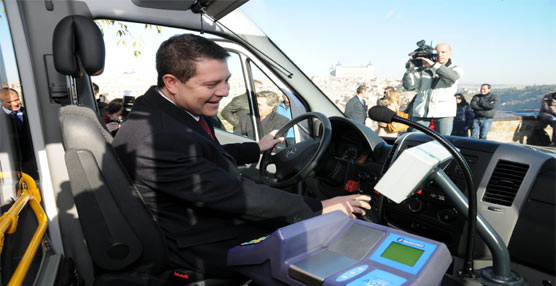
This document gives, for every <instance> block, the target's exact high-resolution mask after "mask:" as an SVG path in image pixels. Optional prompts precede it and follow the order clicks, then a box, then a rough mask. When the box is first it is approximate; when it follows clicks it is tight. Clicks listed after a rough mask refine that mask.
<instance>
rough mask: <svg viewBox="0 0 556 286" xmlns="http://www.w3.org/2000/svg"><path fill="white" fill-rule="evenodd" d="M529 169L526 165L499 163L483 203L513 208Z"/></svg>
mask: <svg viewBox="0 0 556 286" xmlns="http://www.w3.org/2000/svg"><path fill="white" fill-rule="evenodd" d="M528 169H529V166H528V165H525V164H520V163H515V162H510V161H504V160H500V161H498V164H497V165H496V168H495V169H494V172H493V173H492V177H491V178H490V181H489V182H488V185H487V189H486V192H485V196H484V197H483V201H485V202H489V203H493V204H497V205H502V206H511V205H512V203H513V201H514V198H515V195H516V194H517V191H518V190H519V186H521V183H522V182H523V178H524V177H525V174H526V173H527V170H528Z"/></svg>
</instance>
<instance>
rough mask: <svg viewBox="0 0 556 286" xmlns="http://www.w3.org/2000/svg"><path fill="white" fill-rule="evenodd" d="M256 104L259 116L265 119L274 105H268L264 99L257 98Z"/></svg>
mask: <svg viewBox="0 0 556 286" xmlns="http://www.w3.org/2000/svg"><path fill="white" fill-rule="evenodd" d="M257 104H258V106H259V115H260V116H261V117H265V116H267V115H269V114H271V113H272V111H273V110H274V105H269V104H268V102H267V98H266V97H262V96H261V97H257Z"/></svg>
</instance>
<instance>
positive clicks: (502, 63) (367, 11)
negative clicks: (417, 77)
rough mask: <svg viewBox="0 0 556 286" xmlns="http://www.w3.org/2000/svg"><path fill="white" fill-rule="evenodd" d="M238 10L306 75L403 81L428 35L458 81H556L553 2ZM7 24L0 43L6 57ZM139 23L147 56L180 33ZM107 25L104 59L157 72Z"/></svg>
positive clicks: (450, 1)
mask: <svg viewBox="0 0 556 286" xmlns="http://www.w3.org/2000/svg"><path fill="white" fill-rule="evenodd" d="M1 6H2V2H0V7H1ZM240 9H241V10H242V11H243V12H244V13H245V14H247V16H248V17H249V18H250V19H251V20H252V21H254V22H255V23H256V24H257V25H258V26H259V27H260V28H261V30H263V31H264V32H265V33H266V34H267V35H268V36H269V37H270V38H271V39H272V41H273V42H275V43H276V44H277V45H278V46H279V47H280V49H282V50H283V51H284V52H285V53H286V54H287V55H288V56H289V57H290V58H291V59H292V60H293V61H294V62H295V63H296V64H297V65H298V66H299V67H300V68H301V69H302V70H303V71H304V72H305V73H306V74H307V75H309V76H312V75H323V74H328V72H329V70H330V68H331V67H332V66H334V65H336V64H337V63H340V64H342V65H345V66H360V65H367V64H368V63H369V62H370V63H371V64H372V65H373V66H374V69H375V75H377V76H379V77H383V78H389V79H401V77H402V75H403V73H404V71H405V68H404V67H405V63H406V61H407V59H408V55H407V54H408V53H409V52H411V51H413V50H414V49H416V48H417V46H416V42H417V41H419V40H426V42H427V44H430V43H432V45H433V46H435V45H436V44H438V43H441V42H446V43H449V44H450V45H451V46H452V51H453V57H452V59H453V61H454V63H455V64H457V65H459V66H461V67H462V68H463V70H464V72H465V74H464V76H463V78H462V79H461V81H460V83H461V84H470V85H479V84H481V83H491V84H493V85H512V86H523V85H534V84H537V85H540V84H556V0H527V1H526V0H466V1H456V0H426V1H425V0H423V1H417V0H389V1H379V0H334V1H332V0H250V1H249V2H247V3H246V4H244V5H243V6H241V8H240ZM5 21H6V18H5V17H1V18H0V35H1V36H0V45H1V46H2V49H3V53H4V54H9V53H12V52H13V51H11V50H12V49H11V47H10V46H11V43H7V42H6V41H5V40H6V37H5V36H6V35H7V34H8V30H7V29H6V23H5ZM138 26H139V27H138V29H137V30H136V31H132V32H133V37H134V39H136V40H137V42H138V43H140V45H141V46H140V47H139V48H140V49H141V50H142V51H143V54H144V55H152V54H154V52H155V51H156V49H157V48H158V44H157V45H156V46H150V45H149V44H148V43H150V42H156V43H160V41H162V40H164V39H166V38H168V37H169V36H171V35H173V34H175V33H177V32H176V31H175V30H173V29H170V28H166V27H165V28H163V29H162V34H157V33H156V31H154V30H150V32H147V30H145V29H144V26H143V25H138ZM105 28H106V29H107V31H106V32H107V33H105V41H106V46H107V48H108V47H110V49H111V51H110V53H108V51H107V63H110V62H117V63H118V66H119V68H121V69H125V68H126V67H128V66H129V67H131V66H133V65H135V63H134V62H140V63H138V64H137V65H143V66H145V67H144V68H140V69H139V70H143V71H151V72H155V71H154V58H153V59H151V58H149V59H146V58H145V57H138V58H136V57H134V56H133V53H132V52H130V51H129V50H130V48H129V46H130V45H128V47H125V46H123V45H121V44H120V45H117V44H116V41H117V40H118V39H117V37H115V36H113V35H114V33H115V31H116V30H117V29H115V28H111V29H110V30H108V29H109V27H105ZM111 35H112V36H111ZM142 36H144V37H143V38H142ZM155 38H156V39H155ZM153 39H154V41H153ZM128 41H130V39H129V38H128ZM114 47H116V48H114ZM8 57H9V56H8ZM6 65H7V66H13V65H10V63H6ZM109 70H110V69H108V67H107V69H106V70H105V71H106V72H109ZM7 72H8V77H12V78H13V77H15V76H14V75H13V74H16V73H14V72H13V71H10V70H8V71H7ZM10 81H12V80H10Z"/></svg>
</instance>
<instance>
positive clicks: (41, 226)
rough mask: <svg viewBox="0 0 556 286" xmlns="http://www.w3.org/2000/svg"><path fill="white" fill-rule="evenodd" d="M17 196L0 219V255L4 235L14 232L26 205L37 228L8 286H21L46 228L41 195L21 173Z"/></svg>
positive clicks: (30, 180) (26, 176) (32, 183)
mask: <svg viewBox="0 0 556 286" xmlns="http://www.w3.org/2000/svg"><path fill="white" fill-rule="evenodd" d="M17 195H18V197H17V200H16V201H15V203H14V204H13V206H12V207H11V208H10V209H9V210H8V211H7V212H5V213H4V214H3V215H2V216H1V217H0V253H2V249H3V248H4V235H5V234H6V233H8V234H12V233H14V232H15V231H16V229H17V223H18V218H19V213H20V212H21V210H22V209H23V207H25V205H26V204H27V203H28V204H29V205H30V206H31V208H32V209H33V212H34V213H35V216H36V217H37V223H38V226H37V230H36V231H35V234H33V237H32V238H31V242H29V245H28V246H27V249H26V250H25V253H24V254H23V258H21V261H19V264H18V265H17V268H16V270H15V272H14V274H13V275H12V278H11V279H10V282H9V283H8V285H21V283H22V282H23V279H25V275H27V271H28V270H29V266H30V265H31V262H33V258H34V257H35V253H36V252H37V249H38V248H39V245H40V243H41V241H42V239H43V237H44V233H45V232H46V228H47V227H48V220H47V218H46V214H45V213H44V210H43V209H42V207H41V205H40V202H41V195H40V192H39V189H38V188H37V184H35V180H33V178H31V177H30V176H29V175H27V174H25V173H21V179H20V180H19V183H18V190H17Z"/></svg>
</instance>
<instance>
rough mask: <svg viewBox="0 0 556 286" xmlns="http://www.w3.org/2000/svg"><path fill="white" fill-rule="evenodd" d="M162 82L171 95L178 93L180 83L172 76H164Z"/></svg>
mask: <svg viewBox="0 0 556 286" xmlns="http://www.w3.org/2000/svg"><path fill="white" fill-rule="evenodd" d="M162 81H163V82H164V86H165V87H166V89H167V90H168V92H170V93H171V94H176V93H178V84H179V83H180V81H179V80H178V79H177V78H176V77H175V76H173V75H171V74H165V75H163V76H162Z"/></svg>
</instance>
